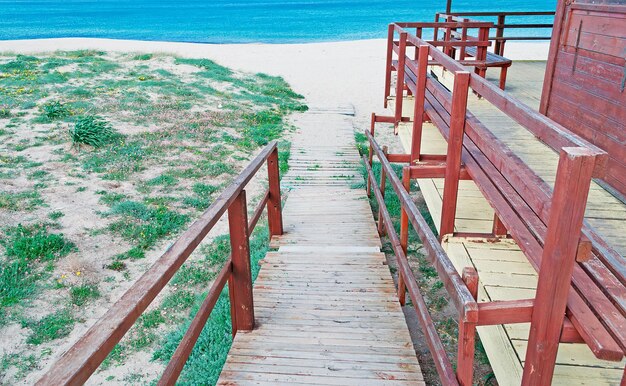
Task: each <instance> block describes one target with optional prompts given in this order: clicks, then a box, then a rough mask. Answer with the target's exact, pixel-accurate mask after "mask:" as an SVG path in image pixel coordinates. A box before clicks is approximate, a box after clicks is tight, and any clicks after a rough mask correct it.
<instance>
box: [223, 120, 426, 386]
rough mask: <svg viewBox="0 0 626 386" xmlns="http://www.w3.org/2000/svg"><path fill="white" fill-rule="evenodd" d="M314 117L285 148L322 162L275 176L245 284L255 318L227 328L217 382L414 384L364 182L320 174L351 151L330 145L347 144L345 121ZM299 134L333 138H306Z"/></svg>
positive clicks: (352, 155) (409, 348)
mask: <svg viewBox="0 0 626 386" xmlns="http://www.w3.org/2000/svg"><path fill="white" fill-rule="evenodd" d="M316 117H324V115H323V114H319V113H318V114H316ZM327 118H328V119H329V120H331V121H334V119H335V118H331V117H327ZM314 123H315V124H314ZM317 123H318V122H317V121H316V122H310V123H308V124H310V125H311V128H314V130H311V131H307V132H306V133H308V134H306V133H305V134H304V137H301V136H297V137H296V138H295V139H294V143H293V145H292V158H293V160H294V161H296V162H298V163H300V164H301V165H306V164H307V163H309V164H310V163H315V162H316V161H315V154H316V152H322V153H324V154H325V162H324V163H315V165H316V167H315V171H313V170H307V169H308V166H303V167H298V168H293V169H290V171H289V173H288V174H287V175H286V176H285V179H283V182H282V183H283V186H284V184H285V183H288V184H290V185H291V188H292V190H291V191H290V192H289V195H288V199H287V201H286V203H285V206H284V208H283V210H282V214H283V230H284V234H283V235H282V236H279V237H274V238H272V243H271V245H272V246H274V247H278V250H277V251H272V252H269V253H268V254H267V256H266V258H265V259H264V260H263V261H262V264H261V270H260V271H259V274H258V277H257V280H256V282H255V285H254V307H255V320H256V328H255V329H254V330H252V331H249V332H243V333H242V332H239V333H238V334H237V335H236V336H235V338H234V340H233V345H232V348H231V350H230V353H229V356H228V358H227V360H226V364H225V366H224V369H223V371H222V373H221V375H220V379H219V381H218V384H223V385H235V384H335V385H343V384H359V385H368V384H371V385H374V384H376V385H378V384H390V385H401V384H418V385H419V384H423V378H422V374H421V371H420V367H419V363H418V362H417V358H416V357H415V350H414V348H413V344H412V342H411V337H410V335H409V333H408V331H407V328H406V322H405V320H404V314H403V312H402V309H401V307H400V305H399V303H398V300H397V297H396V289H395V286H394V282H393V279H392V277H391V275H390V272H389V269H388V267H387V266H386V265H385V264H386V258H385V254H384V253H382V252H381V251H380V248H381V242H380V238H379V236H378V233H377V228H376V225H375V223H374V220H373V216H372V213H371V208H370V206H369V202H368V201H367V197H366V195H365V191H364V190H362V189H352V188H351V186H350V185H351V184H352V181H351V180H349V179H341V180H333V179H332V178H329V177H330V176H332V175H334V173H335V169H336V165H338V164H341V162H343V161H350V162H353V161H354V160H358V156H357V155H356V149H355V148H354V147H352V148H350V147H349V146H348V148H346V149H344V150H342V151H341V152H336V151H334V150H333V149H334V148H335V145H337V144H339V145H341V144H345V143H347V144H349V145H350V146H353V145H354V139H353V135H352V127H351V126H350V125H349V124H346V123H345V121H342V124H339V122H334V123H335V124H322V125H318V124H317ZM305 124H307V123H306V122H305ZM348 134H349V135H348ZM308 135H311V136H315V137H318V136H322V137H326V138H335V139H336V143H333V145H332V146H328V147H327V148H326V149H325V148H324V147H320V146H312V147H311V148H309V146H308V145H309V143H308V142H309V141H310V140H312V138H310V137H307V136H308ZM314 142H319V141H314ZM342 173H344V172H342ZM353 175H354V176H355V178H356V179H358V180H360V181H362V180H361V178H360V176H359V175H358V173H353ZM299 176H306V177H307V178H310V180H308V181H302V180H300V179H298V178H297V177H299Z"/></svg>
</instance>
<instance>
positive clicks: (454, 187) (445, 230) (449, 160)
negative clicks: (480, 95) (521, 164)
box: [439, 71, 470, 239]
mask: <svg viewBox="0 0 626 386" xmlns="http://www.w3.org/2000/svg"><path fill="white" fill-rule="evenodd" d="M469 80H470V74H469V72H467V71H456V72H455V73H454V85H453V88H452V109H451V110H452V111H451V112H450V131H449V133H448V134H449V135H448V152H447V155H446V172H445V181H444V186H443V203H442V204H443V207H442V210H441V226H440V227H439V237H440V239H443V236H445V235H446V234H449V233H453V232H454V219H455V217H456V204H457V196H458V192H459V178H460V174H461V154H462V152H463V136H464V134H465V113H466V109H467V92H468V89H469Z"/></svg>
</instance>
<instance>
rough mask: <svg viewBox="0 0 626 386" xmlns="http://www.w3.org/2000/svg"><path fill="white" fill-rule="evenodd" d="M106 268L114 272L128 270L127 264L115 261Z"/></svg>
mask: <svg viewBox="0 0 626 386" xmlns="http://www.w3.org/2000/svg"><path fill="white" fill-rule="evenodd" d="M105 268H106V269H110V270H112V271H116V272H121V271H124V270H126V264H124V263H123V262H121V261H114V262H112V263H111V264H108V265H106V266H105Z"/></svg>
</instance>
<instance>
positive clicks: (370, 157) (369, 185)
mask: <svg viewBox="0 0 626 386" xmlns="http://www.w3.org/2000/svg"><path fill="white" fill-rule="evenodd" d="M376 118H377V117H376V114H375V113H372V117H371V119H370V134H371V135H372V137H374V130H375V129H376ZM368 149H369V153H368V157H367V161H368V162H369V165H370V166H372V162H373V161H374V151H373V150H372V144H370V145H369V148H368ZM366 191H367V197H371V196H372V181H371V180H370V179H369V178H368V179H367V189H366Z"/></svg>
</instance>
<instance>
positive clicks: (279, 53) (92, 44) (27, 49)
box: [0, 32, 549, 125]
mask: <svg viewBox="0 0 626 386" xmlns="http://www.w3.org/2000/svg"><path fill="white" fill-rule="evenodd" d="M384 34H385V33H384V32H381V36H383V35H384ZM548 47H549V42H508V43H507V46H506V56H507V57H508V58H510V59H513V60H546V58H547V56H548ZM77 49H97V50H103V51H117V52H145V53H157V52H163V53H169V54H175V55H178V56H181V57H194V58H196V57H204V58H208V59H212V60H214V61H216V62H218V63H220V64H222V65H225V66H228V67H231V68H233V69H237V70H242V71H247V72H264V73H267V74H271V75H279V76H282V77H284V78H285V79H286V80H287V81H288V82H289V83H290V84H291V85H292V87H293V88H294V90H295V91H297V92H299V93H301V94H302V95H304V96H305V97H306V99H307V103H308V104H309V105H310V106H317V107H322V108H325V107H337V106H346V105H352V106H354V109H355V112H356V118H357V119H356V122H355V123H357V124H359V125H360V124H366V123H367V122H368V117H369V115H370V114H371V113H372V112H378V113H382V112H383V106H382V102H383V88H384V71H385V51H386V41H385V39H373V40H357V41H343V42H327V43H307V44H201V43H174V42H155V41H149V42H147V41H137V40H113V39H92V38H63V39H36V40H3V41H0V52H14V53H23V54H32V53H39V52H46V51H57V50H77Z"/></svg>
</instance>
